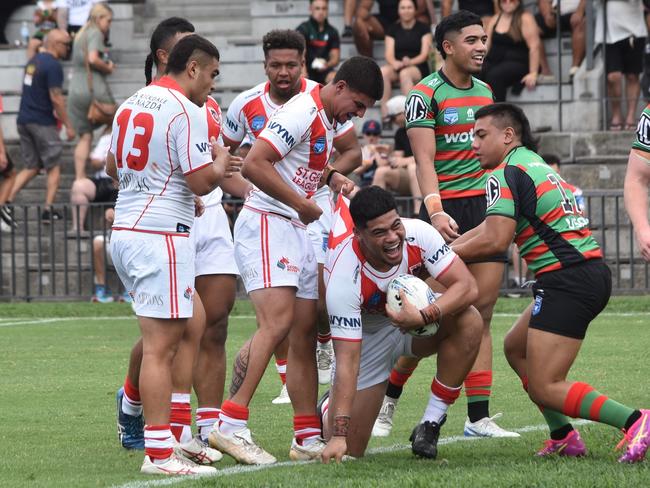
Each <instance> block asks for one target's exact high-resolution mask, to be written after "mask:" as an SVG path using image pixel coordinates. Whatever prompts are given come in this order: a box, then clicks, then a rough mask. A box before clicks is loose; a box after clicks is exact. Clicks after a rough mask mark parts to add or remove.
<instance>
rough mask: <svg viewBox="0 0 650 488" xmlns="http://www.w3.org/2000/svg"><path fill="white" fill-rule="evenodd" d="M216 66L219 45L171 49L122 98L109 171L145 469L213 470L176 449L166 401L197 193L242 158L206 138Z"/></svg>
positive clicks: (195, 42) (186, 288)
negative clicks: (133, 341)
mask: <svg viewBox="0 0 650 488" xmlns="http://www.w3.org/2000/svg"><path fill="white" fill-rule="evenodd" d="M218 68H219V51H218V50H217V49H216V47H214V45H212V44H211V43H210V42H208V41H207V40H205V39H203V38H201V37H199V36H196V35H192V36H187V37H185V38H183V39H182V40H180V41H179V42H178V43H177V44H176V46H175V48H174V50H173V51H172V52H171V53H170V55H169V60H168V66H167V76H165V77H163V78H161V79H160V80H158V81H157V82H156V83H155V84H153V85H151V86H148V87H145V88H143V89H141V90H139V91H138V92H137V93H136V94H135V95H133V96H132V97H130V98H129V99H128V100H127V101H126V102H124V103H123V104H122V105H121V106H120V108H119V109H118V111H117V114H116V117H115V121H114V124H113V134H112V141H111V149H110V151H109V154H108V158H107V172H108V173H109V174H110V175H111V176H113V177H117V179H118V180H119V184H120V185H119V188H120V189H119V193H118V200H117V204H116V208H115V214H116V215H115V221H114V225H113V230H114V232H113V238H112V240H111V255H112V256H113V262H114V264H115V267H116V270H117V272H118V274H119V276H120V279H121V280H122V282H123V283H124V285H125V287H126V289H127V290H128V291H129V292H130V293H131V295H132V296H133V298H134V309H135V311H136V315H137V316H138V321H139V323H140V330H141V332H142V347H143V350H144V354H143V358H142V363H141V369H140V379H141V382H140V391H139V393H140V396H141V399H142V406H143V408H144V414H145V418H146V419H147V425H146V426H145V430H144V448H145V459H144V463H143V465H142V469H141V471H142V472H144V473H150V474H199V473H207V472H213V471H214V469H213V468H209V467H203V466H198V465H195V464H194V463H189V462H186V461H185V460H184V459H183V458H181V457H179V456H177V455H176V454H174V437H173V436H172V433H171V430H170V425H169V422H170V415H169V398H170V397H171V389H172V388H171V387H172V368H171V366H172V361H173V358H174V356H175V351H176V350H177V348H178V346H179V344H180V343H181V339H182V337H183V334H184V332H185V330H186V326H187V318H189V317H191V316H192V302H193V297H194V246H193V242H192V241H191V240H190V239H189V231H190V229H191V227H192V225H193V223H194V211H195V198H194V194H198V195H204V194H207V193H209V192H210V191H212V190H213V189H214V188H215V187H216V186H217V184H219V183H220V182H221V181H222V180H223V179H224V177H225V176H229V174H230V173H231V172H233V171H237V170H238V169H239V168H238V165H239V163H238V161H237V158H233V157H232V156H231V155H230V154H229V153H228V152H227V150H225V149H224V148H222V147H219V146H218V145H217V144H216V141H215V140H214V139H213V140H212V142H211V141H209V140H208V124H207V119H206V112H205V109H203V105H204V104H205V102H206V100H207V96H208V93H209V92H210V90H211V88H212V85H213V79H214V77H215V76H216V75H217V74H218V72H219V71H218ZM213 157H216V160H215V161H213Z"/></svg>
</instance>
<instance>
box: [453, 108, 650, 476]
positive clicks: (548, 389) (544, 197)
mask: <svg viewBox="0 0 650 488" xmlns="http://www.w3.org/2000/svg"><path fill="white" fill-rule="evenodd" d="M475 117H476V125H475V126H474V143H473V145H472V147H473V148H474V150H475V151H476V154H477V155H478V158H479V159H480V161H481V167H482V168H484V169H487V170H494V171H493V172H492V174H491V175H490V177H489V178H488V180H487V183H486V197H487V217H486V219H485V221H484V222H483V223H482V224H481V225H480V226H478V227H476V228H475V229H472V230H471V231H469V232H467V233H466V234H464V235H463V236H461V237H460V238H459V239H457V240H456V241H455V242H454V244H453V246H452V248H453V249H454V250H455V251H456V253H457V254H458V255H459V256H460V257H461V258H463V259H464V260H473V259H477V258H481V257H485V256H489V255H491V254H497V253H500V252H504V251H505V250H506V249H507V248H508V246H509V245H510V243H511V242H512V240H513V237H512V236H514V239H515V242H516V243H517V245H518V246H519V249H520V251H521V254H522V256H523V258H524V259H525V260H526V262H527V263H528V266H529V268H530V269H531V270H532V271H533V272H534V273H535V278H536V279H537V282H536V283H535V285H533V297H534V299H533V302H532V303H531V304H530V305H529V306H528V307H527V308H526V310H525V311H524V312H523V314H522V315H521V317H520V318H519V319H518V320H517V322H516V323H515V325H514V326H513V327H512V329H511V330H510V332H508V334H507V336H506V338H505V351H506V357H507V359H508V362H509V363H510V366H511V367H512V368H513V369H514V370H515V372H516V373H517V374H518V375H519V377H520V378H521V380H522V384H523V385H524V388H526V389H527V390H528V394H529V395H530V398H531V400H533V401H534V402H535V403H537V405H539V406H540V408H542V409H543V413H544V416H545V418H546V420H547V421H548V424H549V428H550V430H551V439H550V440H549V441H547V442H546V446H545V447H544V448H543V449H542V450H541V451H540V452H539V453H538V455H540V456H547V455H550V454H559V455H565V456H579V455H582V454H584V453H585V446H584V443H583V442H582V439H581V438H580V435H579V434H578V432H577V431H575V430H574V429H573V427H572V426H571V424H570V422H569V418H568V417H580V418H586V419H590V420H593V421H596V422H601V423H605V424H609V425H612V426H614V427H617V428H619V429H623V432H624V434H625V437H624V439H623V441H622V442H621V444H619V446H620V445H622V444H624V443H627V451H626V452H625V453H624V454H623V455H622V456H621V457H620V458H619V461H620V462H625V463H632V462H638V461H641V460H642V459H643V458H644V457H645V453H646V451H647V449H648V447H649V446H650V410H634V409H632V408H630V407H627V406H625V405H622V404H620V403H617V402H615V401H614V400H612V399H610V398H608V397H607V396H605V395H603V394H601V393H599V392H598V391H596V390H594V388H593V387H591V386H590V385H588V384H586V383H582V382H580V381H575V382H572V381H567V379H566V377H567V374H568V373H569V369H570V368H571V365H572V364H573V362H574V361H575V359H576V356H577V355H578V351H579V350H580V346H581V345H582V341H583V340H584V337H585V334H586V332H587V328H588V326H589V323H590V322H591V321H592V320H593V319H594V318H595V317H596V316H597V315H598V314H599V313H600V312H601V311H602V310H603V308H605V306H606V305H607V301H608V300H609V296H610V293H611V288H612V280H611V272H610V270H609V268H608V267H607V265H606V264H605V262H604V261H603V259H602V252H601V250H600V247H599V245H598V243H597V242H596V240H595V239H594V238H593V236H592V235H591V231H590V230H589V228H588V224H589V221H588V220H587V219H586V218H584V216H583V215H582V213H581V212H580V210H579V209H578V206H577V204H576V201H575V198H574V195H573V193H572V192H571V190H570V189H569V187H568V185H567V184H566V183H565V182H564V180H563V179H562V178H561V177H560V176H559V175H558V174H557V173H556V172H555V171H553V170H552V169H551V168H550V167H549V166H548V165H547V164H546V163H545V162H544V160H543V159H542V158H541V157H540V156H539V155H537V154H536V153H535V152H534V150H535V142H534V139H533V137H532V135H531V132H530V125H529V123H528V120H527V119H526V116H525V115H524V113H523V111H522V110H521V109H520V108H519V107H517V106H515V105H512V104H508V103H499V104H495V105H490V106H487V107H483V108H482V109H480V110H479V111H478V112H476V114H475ZM559 412H562V413H563V414H564V415H562V414H560V413H559Z"/></svg>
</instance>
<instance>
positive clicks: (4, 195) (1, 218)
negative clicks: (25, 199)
mask: <svg viewBox="0 0 650 488" xmlns="http://www.w3.org/2000/svg"><path fill="white" fill-rule="evenodd" d="M2 112H3V107H2V97H1V96H0V114H2ZM14 181H16V170H15V169H14V163H13V162H12V161H11V157H10V156H9V151H7V147H6V146H5V141H4V137H3V134H2V124H1V123H0V229H2V230H3V231H5V232H9V231H10V230H11V228H12V227H16V222H14V219H13V216H12V214H11V210H10V208H9V207H7V206H6V204H7V203H8V201H9V193H10V192H11V188H12V187H13V185H14Z"/></svg>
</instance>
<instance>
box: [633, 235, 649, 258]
mask: <svg viewBox="0 0 650 488" xmlns="http://www.w3.org/2000/svg"><path fill="white" fill-rule="evenodd" d="M635 234H636V241H637V242H638V243H639V249H641V256H643V259H645V260H646V261H648V262H650V228H648V229H646V230H642V231H639V232H635Z"/></svg>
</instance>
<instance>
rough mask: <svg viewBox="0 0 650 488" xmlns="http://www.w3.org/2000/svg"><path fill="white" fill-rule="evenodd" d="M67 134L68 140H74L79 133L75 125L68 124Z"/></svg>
mask: <svg viewBox="0 0 650 488" xmlns="http://www.w3.org/2000/svg"><path fill="white" fill-rule="evenodd" d="M65 136H66V137H67V139H68V141H72V140H73V139H74V138H75V137H77V133H76V132H75V130H74V127H72V126H71V125H66V126H65Z"/></svg>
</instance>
